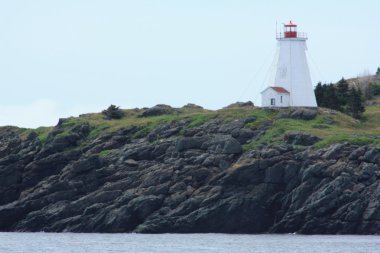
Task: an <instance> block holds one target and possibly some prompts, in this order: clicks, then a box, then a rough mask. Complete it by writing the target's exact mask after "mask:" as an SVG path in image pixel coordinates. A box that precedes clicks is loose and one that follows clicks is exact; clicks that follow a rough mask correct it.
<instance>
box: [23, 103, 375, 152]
mask: <svg viewBox="0 0 380 253" xmlns="http://www.w3.org/2000/svg"><path fill="white" fill-rule="evenodd" d="M377 99H379V98H377ZM123 111H124V113H125V116H124V117H123V118H122V119H119V120H107V119H105V118H104V115H102V114H101V113H92V114H85V115H81V116H80V117H71V118H68V119H66V120H65V121H63V124H62V126H63V128H64V129H69V128H70V127H72V126H74V125H76V124H78V123H83V122H87V123H88V124H89V125H90V126H91V132H90V134H89V137H88V141H90V140H92V139H95V138H97V137H99V136H101V135H102V134H105V133H112V132H114V131H117V130H119V129H121V128H125V127H129V126H140V127H141V130H140V131H139V133H138V134H137V135H136V138H139V137H143V136H145V135H146V134H148V133H149V132H150V131H151V130H152V129H154V128H155V127H157V126H158V125H159V124H163V123H170V122H173V121H179V120H184V119H186V120H190V121H191V124H190V125H189V126H188V127H189V128H192V127H197V126H199V125H202V124H203V123H205V122H207V121H208V120H211V119H215V118H219V119H222V120H224V121H232V120H235V119H239V118H244V117H252V116H254V117H256V119H257V120H256V121H255V122H252V123H249V124H247V125H246V127H247V128H251V129H258V128H260V127H261V126H262V125H263V124H264V123H265V124H270V126H269V128H268V129H267V130H266V132H265V134H264V135H263V136H261V137H260V138H259V139H258V140H256V141H254V142H251V143H248V144H246V145H245V146H244V148H245V149H254V148H256V147H257V146H258V145H261V144H271V143H281V142H283V137H284V135H285V134H287V133H289V132H304V133H310V134H312V135H315V136H318V137H320V138H321V141H319V142H317V143H316V144H315V145H314V147H315V148H321V147H325V146H328V145H330V144H333V143H342V142H349V143H353V144H358V145H373V146H380V107H379V106H368V107H367V108H366V112H365V113H364V120H363V121H358V120H355V119H353V118H351V117H350V116H347V115H345V114H342V113H340V112H336V111H332V110H329V109H324V108H319V109H318V115H317V117H316V118H315V119H313V120H309V121H307V120H297V119H290V118H283V117H281V114H283V113H284V112H286V109H285V110H268V109H263V108H257V107H251V106H248V107H233V108H225V109H221V110H216V111H210V110H205V109H201V108H180V109H177V110H176V112H175V113H173V114H167V115H161V116H151V117H139V116H138V115H139V114H140V113H141V112H142V111H143V109H129V110H123ZM53 129H54V128H53V127H41V128H37V129H20V132H21V134H22V136H24V137H26V136H27V135H28V134H30V133H31V132H32V131H34V132H36V133H37V134H38V136H39V138H40V140H41V141H42V142H44V141H45V140H46V139H47V137H48V134H49V132H51V131H52V130H53ZM64 134H65V132H62V133H61V135H64Z"/></svg>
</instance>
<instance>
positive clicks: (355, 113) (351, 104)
mask: <svg viewBox="0 0 380 253" xmlns="http://www.w3.org/2000/svg"><path fill="white" fill-rule="evenodd" d="M364 111H365V108H364V105H363V98H362V93H361V91H360V89H355V88H354V87H353V88H351V89H350V90H349V92H348V97H347V113H348V114H350V115H351V116H352V117H354V118H356V119H359V118H360V117H361V116H362V114H363V112H364Z"/></svg>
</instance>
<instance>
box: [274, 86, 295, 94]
mask: <svg viewBox="0 0 380 253" xmlns="http://www.w3.org/2000/svg"><path fill="white" fill-rule="evenodd" d="M270 88H272V89H274V90H275V91H277V92H278V93H288V94H289V93H290V92H289V91H287V90H285V89H284V88H282V87H275V86H271V87H270Z"/></svg>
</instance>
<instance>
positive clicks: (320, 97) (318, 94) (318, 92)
mask: <svg viewBox="0 0 380 253" xmlns="http://www.w3.org/2000/svg"><path fill="white" fill-rule="evenodd" d="M324 92H325V91H324V88H323V86H322V83H320V82H319V83H318V84H317V86H315V89H314V94H315V98H316V99H317V104H318V106H324V104H325V103H324Z"/></svg>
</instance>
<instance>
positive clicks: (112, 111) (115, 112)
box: [102, 105, 124, 119]
mask: <svg viewBox="0 0 380 253" xmlns="http://www.w3.org/2000/svg"><path fill="white" fill-rule="evenodd" d="M102 114H104V115H105V116H106V117H107V119H121V118H122V117H123V116H124V112H123V111H122V110H121V109H120V108H119V106H116V105H110V106H109V107H108V108H107V109H106V110H103V111H102Z"/></svg>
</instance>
